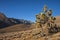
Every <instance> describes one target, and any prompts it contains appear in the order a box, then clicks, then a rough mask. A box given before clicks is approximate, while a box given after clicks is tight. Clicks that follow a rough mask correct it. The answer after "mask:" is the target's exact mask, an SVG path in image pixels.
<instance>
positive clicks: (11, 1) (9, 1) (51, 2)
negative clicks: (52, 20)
mask: <svg viewBox="0 0 60 40" xmlns="http://www.w3.org/2000/svg"><path fill="white" fill-rule="evenodd" d="M44 5H46V6H47V10H48V9H52V11H53V16H60V0H0V12H3V13H4V14H5V15H6V16H7V17H9V18H17V19H24V20H30V21H33V22H34V21H35V15H36V14H39V13H40V12H41V11H42V8H43V6H44Z"/></svg>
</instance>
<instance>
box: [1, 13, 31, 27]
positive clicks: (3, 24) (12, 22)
mask: <svg viewBox="0 0 60 40" xmlns="http://www.w3.org/2000/svg"><path fill="white" fill-rule="evenodd" d="M31 23H32V22H31V21H27V20H24V19H16V18H8V17H7V16H5V15H4V14H3V13H1V12H0V28H5V27H8V26H12V25H15V24H31Z"/></svg>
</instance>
